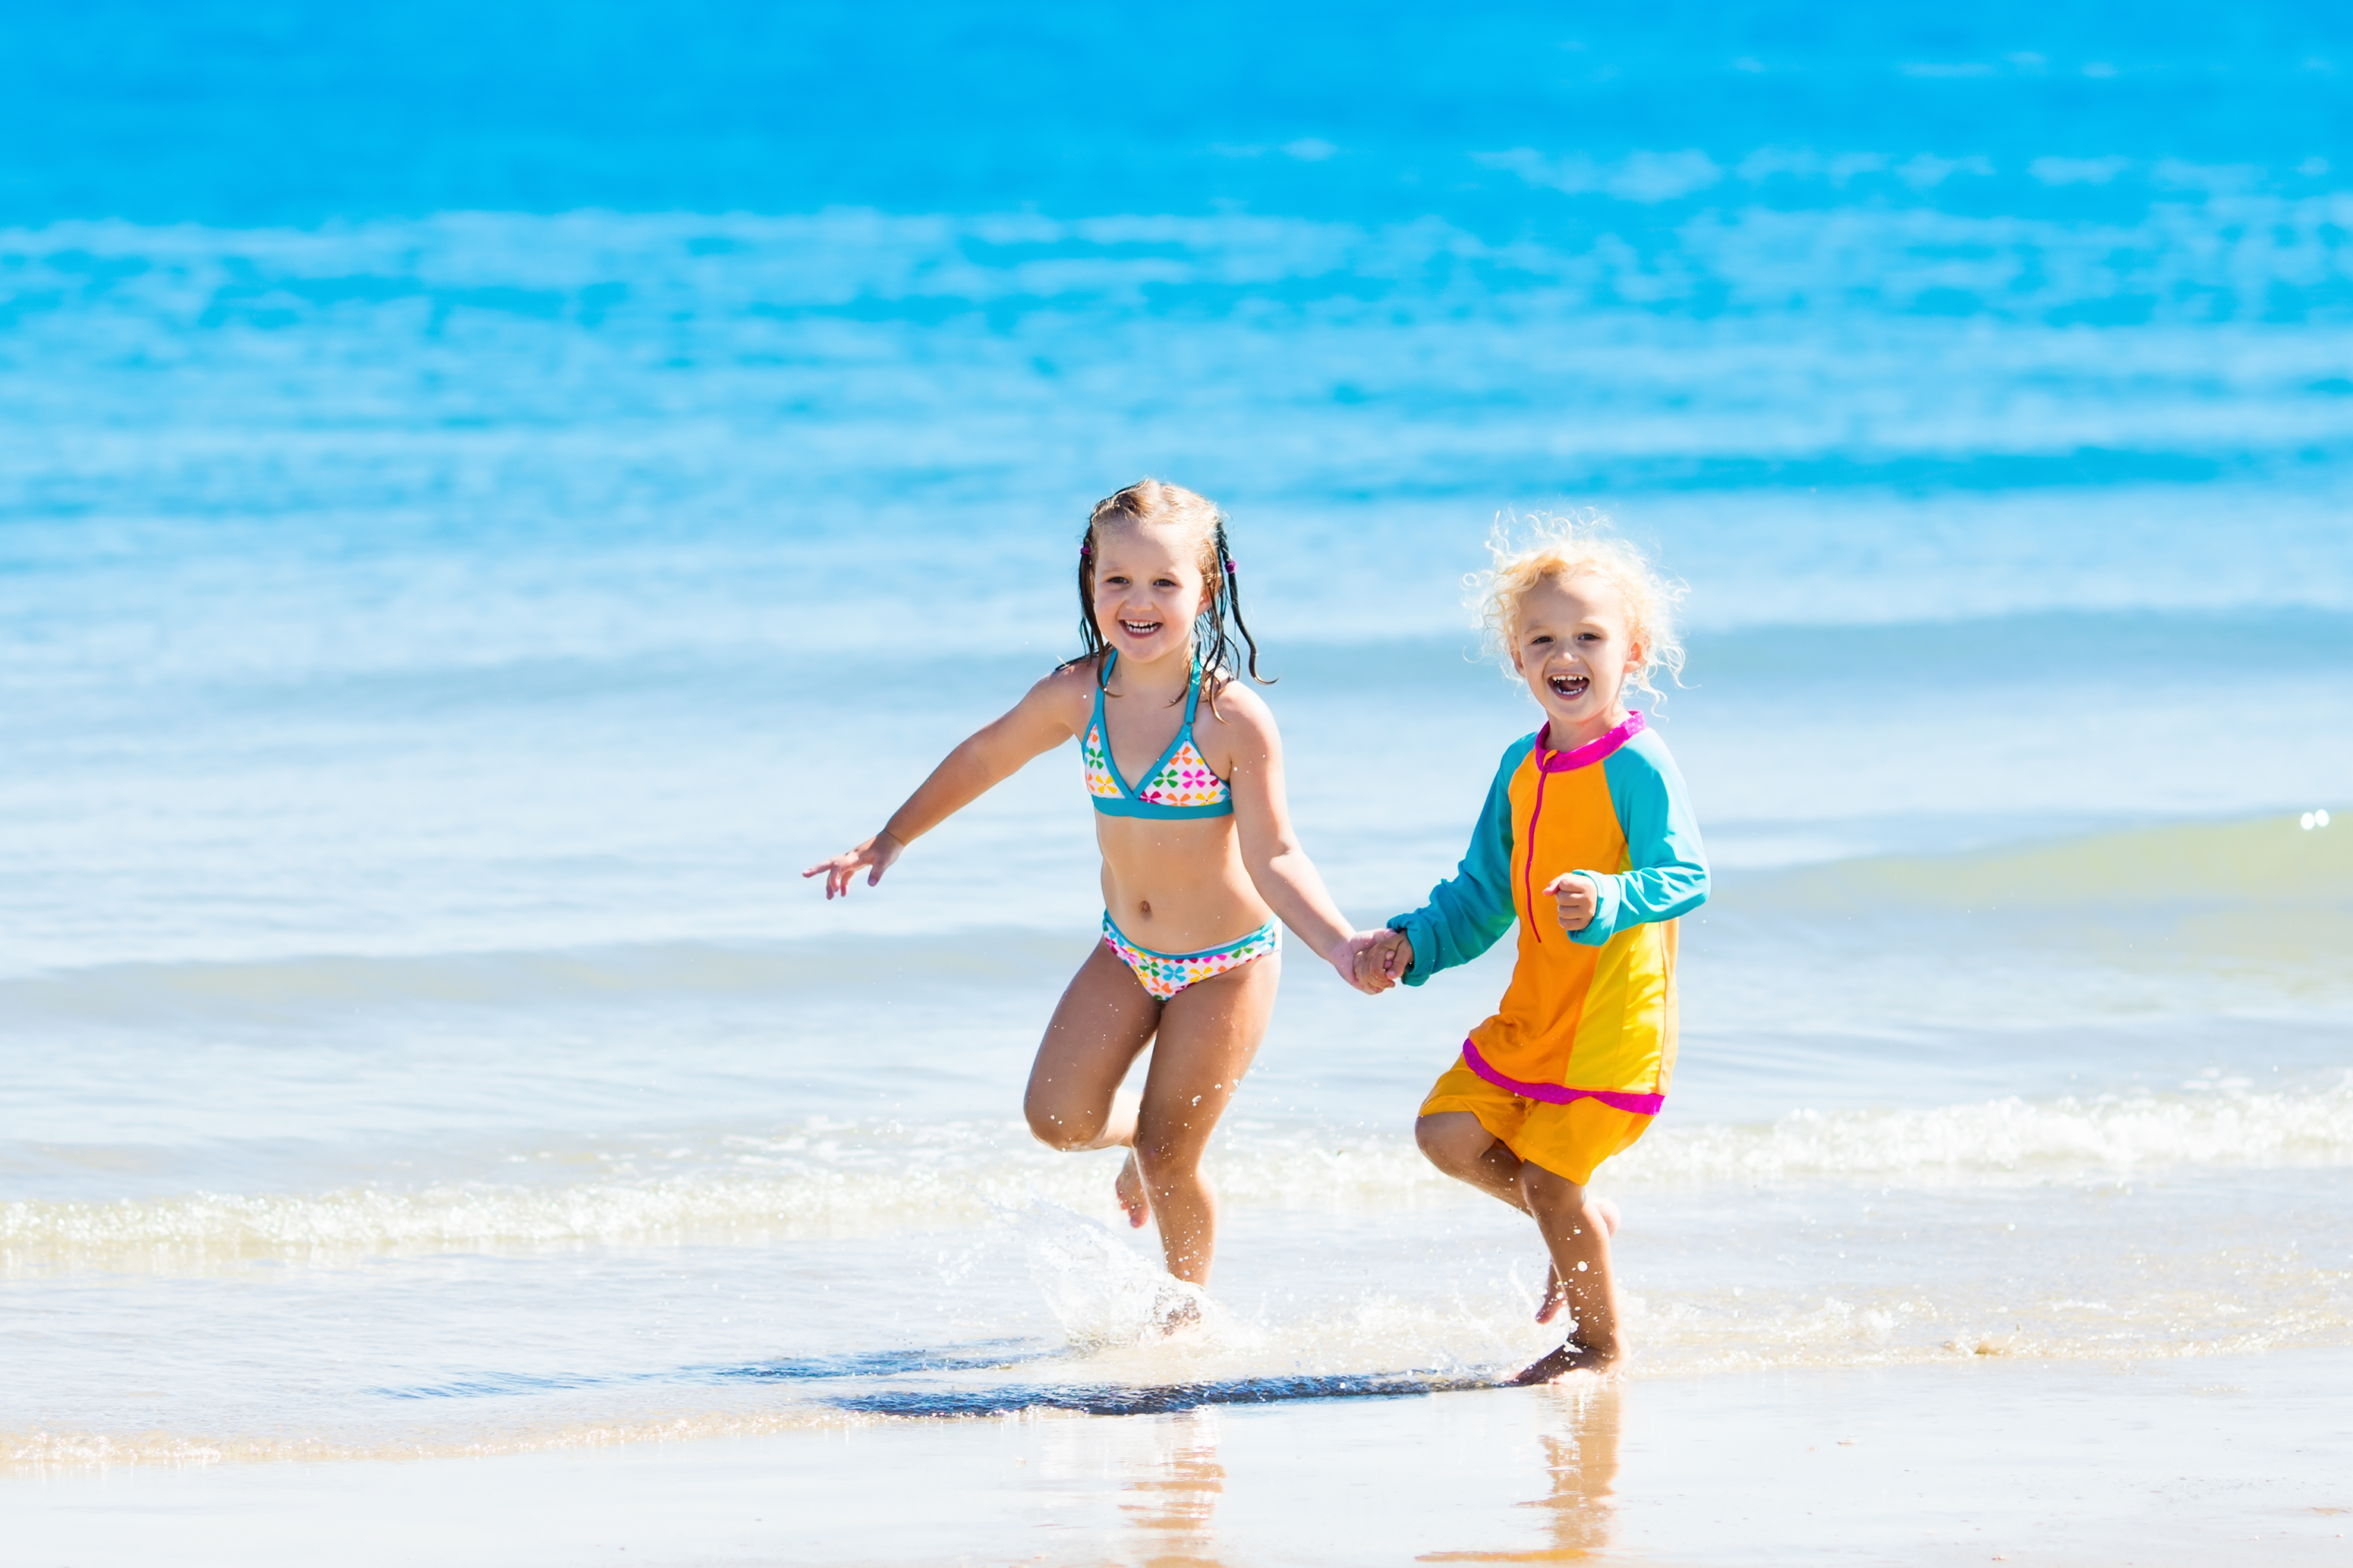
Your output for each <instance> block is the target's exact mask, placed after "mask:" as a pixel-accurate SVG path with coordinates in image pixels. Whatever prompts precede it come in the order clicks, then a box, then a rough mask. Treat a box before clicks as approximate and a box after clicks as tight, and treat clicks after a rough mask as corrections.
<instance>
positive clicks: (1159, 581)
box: [1152, 577, 1176, 588]
mask: <svg viewBox="0 0 2353 1568" xmlns="http://www.w3.org/2000/svg"><path fill="white" fill-rule="evenodd" d="M1152 585H1153V586H1154V587H1155V588H1174V587H1175V586H1176V578H1174V577H1155V578H1154V579H1153V580H1152Z"/></svg>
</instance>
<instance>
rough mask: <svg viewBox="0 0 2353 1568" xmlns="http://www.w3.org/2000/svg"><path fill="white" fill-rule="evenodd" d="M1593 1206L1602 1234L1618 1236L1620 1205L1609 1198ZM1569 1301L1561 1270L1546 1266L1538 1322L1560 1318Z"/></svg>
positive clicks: (1539, 1302) (1538, 1303)
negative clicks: (1561, 1277) (1599, 1218)
mask: <svg viewBox="0 0 2353 1568" xmlns="http://www.w3.org/2000/svg"><path fill="white" fill-rule="evenodd" d="M1593 1206H1594V1208H1595V1210H1596V1211H1597V1212H1599V1214H1600V1215H1601V1234H1602V1235H1604V1236H1615V1235H1617V1234H1618V1205H1616V1204H1614V1203H1611V1202H1610V1201H1609V1199H1608V1198H1596V1199H1594V1200H1593ZM1567 1300H1568V1292H1567V1290H1564V1289H1561V1284H1560V1269H1559V1268H1558V1267H1557V1266H1556V1265H1554V1264H1550V1263H1547V1264H1546V1265H1545V1293H1544V1300H1541V1301H1538V1302H1537V1303H1536V1321H1537V1322H1539V1323H1549V1322H1551V1321H1553V1320H1554V1319H1555V1318H1557V1317H1559V1316H1560V1310H1561V1308H1562V1307H1563V1306H1564V1305H1565V1304H1566V1303H1567Z"/></svg>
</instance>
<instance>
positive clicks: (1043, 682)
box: [1021, 656, 1098, 734]
mask: <svg viewBox="0 0 2353 1568" xmlns="http://www.w3.org/2000/svg"><path fill="white" fill-rule="evenodd" d="M1097 662H1098V659H1097V658H1095V657H1092V656H1082V657H1080V658H1074V659H1072V660H1071V661H1070V662H1069V663H1068V664H1058V665H1056V666H1055V667H1054V668H1052V669H1050V670H1049V671H1048V672H1047V673H1046V674H1045V676H1044V677H1043V678H1042V679H1039V682H1038V683H1037V684H1036V685H1035V686H1032V687H1031V688H1030V689H1029V695H1028V696H1026V697H1024V698H1023V699H1022V700H1021V705H1022V706H1023V707H1025V708H1031V709H1035V710H1040V711H1043V712H1046V713H1050V714H1052V715H1053V716H1054V717H1055V718H1056V719H1058V720H1060V721H1061V722H1062V723H1063V724H1065V725H1066V726H1068V727H1069V729H1070V731H1071V733H1073V734H1076V733H1078V732H1079V731H1082V730H1083V729H1085V728H1086V723H1087V721H1088V719H1089V718H1091V717H1092V714H1093V712H1094V704H1095V684H1096V676H1095V666H1096V664H1097Z"/></svg>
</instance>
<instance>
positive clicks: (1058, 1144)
mask: <svg viewBox="0 0 2353 1568" xmlns="http://www.w3.org/2000/svg"><path fill="white" fill-rule="evenodd" d="M1021 1111H1022V1114H1023V1115H1024V1116H1025V1117H1027V1118H1028V1119H1029V1136H1031V1137H1032V1138H1035V1139H1036V1140H1038V1142H1040V1143H1043V1144H1044V1145H1046V1147H1047V1148H1049V1149H1058V1150H1060V1151H1061V1152H1063V1153H1066V1154H1067V1153H1069V1152H1071V1150H1073V1149H1084V1148H1087V1147H1089V1146H1091V1145H1092V1143H1093V1142H1094V1141H1095V1140H1096V1139H1098V1138H1100V1137H1102V1136H1103V1119H1102V1118H1101V1117H1084V1116H1070V1115H1066V1114H1064V1113H1063V1112H1062V1111H1061V1110H1059V1109H1057V1108H1056V1107H1054V1106H1050V1105H1044V1104H1040V1103H1039V1102H1038V1101H1036V1100H1031V1101H1029V1102H1028V1103H1026V1104H1024V1105H1023V1106H1022V1108H1021Z"/></svg>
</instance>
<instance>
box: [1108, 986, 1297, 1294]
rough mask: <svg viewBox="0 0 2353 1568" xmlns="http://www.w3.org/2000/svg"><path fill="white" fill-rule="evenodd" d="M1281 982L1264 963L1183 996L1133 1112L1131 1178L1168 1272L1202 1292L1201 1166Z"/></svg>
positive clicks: (1208, 1210) (1214, 1238) (1213, 1203)
mask: <svg viewBox="0 0 2353 1568" xmlns="http://www.w3.org/2000/svg"><path fill="white" fill-rule="evenodd" d="M1281 974H1282V955H1281V954H1280V953H1269V954H1268V955H1267V956H1266V957H1264V958H1260V959H1254V960H1252V961H1251V962H1250V963H1245V964H1243V965H1242V966H1241V967H1240V968H1239V969H1229V970H1228V971H1226V973H1223V974H1220V975H1218V976H1216V977H1215V978H1214V979H1209V980H1204V981H1201V982H1199V983H1198V984H1193V985H1188V986H1187V987H1186V988H1185V989H1184V990H1182V991H1179V992H1178V993H1177V994H1176V995H1174V996H1172V997H1170V998H1169V999H1168V1000H1167V1002H1166V1003H1165V1004H1164V1005H1162V1007H1161V1009H1160V1037H1159V1039H1158V1041H1157V1042H1156V1043H1155V1045H1154V1046H1153V1047H1152V1066H1151V1068H1150V1070H1149V1071H1147V1072H1146V1073H1145V1079H1144V1100H1143V1103H1142V1105H1141V1106H1140V1107H1139V1108H1138V1110H1137V1116H1136V1123H1135V1169H1136V1173H1137V1174H1138V1176H1139V1177H1140V1178H1141V1179H1142V1182H1143V1185H1144V1189H1145V1192H1146V1193H1148V1194H1150V1195H1151V1201H1152V1206H1153V1208H1154V1210H1155V1212H1156V1213H1157V1214H1158V1215H1159V1216H1160V1247H1161V1250H1162V1252H1163V1253H1164V1254H1165V1255H1166V1258H1167V1264H1168V1272H1169V1273H1171V1274H1174V1275H1175V1276H1176V1278H1177V1279H1186V1280H1190V1281H1191V1282H1192V1283H1194V1284H1196V1285H1207V1284H1208V1282H1209V1266H1210V1264H1211V1263H1212V1262H1213V1261H1214V1260H1215V1258H1216V1256H1217V1247H1218V1200H1217V1194H1216V1193H1215V1192H1214V1191H1213V1190H1212V1189H1211V1187H1210V1185H1209V1183H1208V1178H1207V1177H1206V1176H1204V1175H1203V1174H1202V1173H1201V1156H1202V1155H1203V1154H1204V1153H1205V1152H1208V1147H1209V1134H1210V1133H1212V1132H1214V1131H1217V1126H1218V1118H1219V1117H1220V1116H1222V1115H1224V1114H1225V1110H1226V1105H1227V1103H1228V1102H1229V1101H1230V1100H1232V1099H1233V1097H1234V1091H1235V1090H1237V1089H1240V1087H1241V1081H1242V1075H1243V1074H1245V1073H1247V1072H1249V1071H1250V1059H1251V1058H1253V1057H1255V1056H1257V1055H1258V1047H1259V1043H1260V1042H1261V1041H1262V1040H1263V1039H1265V1038H1266V1024H1267V1019H1268V1017H1269V1016H1270V1015H1271V1014H1272V1013H1273V1011H1274V987H1275V982H1276V980H1277V979H1279V978H1280V977H1281Z"/></svg>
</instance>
